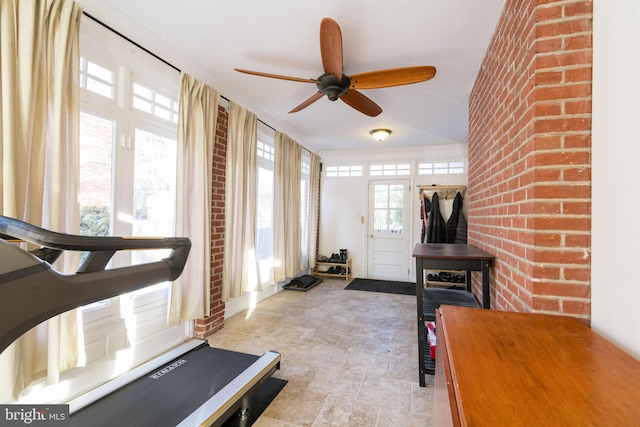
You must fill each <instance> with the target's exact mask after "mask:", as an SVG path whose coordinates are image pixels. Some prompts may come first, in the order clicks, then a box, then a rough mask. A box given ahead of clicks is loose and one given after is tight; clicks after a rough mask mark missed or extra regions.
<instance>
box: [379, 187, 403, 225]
mask: <svg viewBox="0 0 640 427" xmlns="http://www.w3.org/2000/svg"><path fill="white" fill-rule="evenodd" d="M373 197H374V205H373V223H374V225H373V231H374V232H375V233H394V234H402V231H403V217H402V215H403V210H404V185H402V184H379V185H376V186H375V188H374V196H373Z"/></svg>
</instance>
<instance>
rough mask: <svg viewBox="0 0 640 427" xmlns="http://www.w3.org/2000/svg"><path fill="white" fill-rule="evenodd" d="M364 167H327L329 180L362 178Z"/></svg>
mask: <svg viewBox="0 0 640 427" xmlns="http://www.w3.org/2000/svg"><path fill="white" fill-rule="evenodd" d="M362 170H363V168H362V165H342V166H327V169H326V176H327V178H336V177H345V176H362Z"/></svg>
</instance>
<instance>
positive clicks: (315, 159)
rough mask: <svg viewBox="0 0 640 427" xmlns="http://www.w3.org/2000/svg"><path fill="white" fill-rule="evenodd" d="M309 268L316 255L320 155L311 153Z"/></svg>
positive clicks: (312, 265)
mask: <svg viewBox="0 0 640 427" xmlns="http://www.w3.org/2000/svg"><path fill="white" fill-rule="evenodd" d="M309 158H310V159H309V160H310V161H309V163H310V165H309V167H310V169H309V268H310V269H313V268H314V267H315V266H316V258H317V256H318V254H317V251H316V246H317V243H318V219H319V218H318V216H319V214H318V207H319V202H320V200H319V197H320V156H318V155H317V154H314V153H311V154H310V156H309Z"/></svg>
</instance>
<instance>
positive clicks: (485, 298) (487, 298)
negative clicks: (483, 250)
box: [482, 261, 491, 309]
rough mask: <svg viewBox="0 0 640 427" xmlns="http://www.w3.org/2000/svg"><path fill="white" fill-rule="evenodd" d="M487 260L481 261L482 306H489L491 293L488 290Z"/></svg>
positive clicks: (488, 264)
mask: <svg viewBox="0 0 640 427" xmlns="http://www.w3.org/2000/svg"><path fill="white" fill-rule="evenodd" d="M489 266H490V263H489V261H482V308H487V309H489V308H491V295H490V290H489Z"/></svg>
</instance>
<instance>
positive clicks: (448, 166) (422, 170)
mask: <svg viewBox="0 0 640 427" xmlns="http://www.w3.org/2000/svg"><path fill="white" fill-rule="evenodd" d="M457 173H464V162H431V163H418V175H447V174H457Z"/></svg>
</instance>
